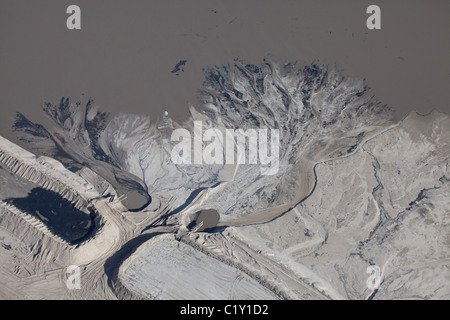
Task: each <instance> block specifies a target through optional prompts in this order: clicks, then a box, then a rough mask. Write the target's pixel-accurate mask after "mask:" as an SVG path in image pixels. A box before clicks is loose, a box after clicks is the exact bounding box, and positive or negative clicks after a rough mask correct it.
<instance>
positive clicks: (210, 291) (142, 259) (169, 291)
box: [119, 235, 278, 300]
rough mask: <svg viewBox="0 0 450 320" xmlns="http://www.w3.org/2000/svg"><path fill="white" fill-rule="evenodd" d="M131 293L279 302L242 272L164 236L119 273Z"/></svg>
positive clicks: (170, 297) (148, 244) (147, 296)
mask: <svg viewBox="0 0 450 320" xmlns="http://www.w3.org/2000/svg"><path fill="white" fill-rule="evenodd" d="M119 273H120V278H121V281H122V282H123V283H124V284H125V286H126V287H128V288H129V289H130V290H132V291H135V292H137V293H139V294H140V295H142V296H144V297H145V298H150V299H195V300H198V299H277V298H278V297H277V295H275V294H274V293H272V292H270V291H269V290H268V289H267V288H265V287H263V286H262V285H260V284H259V283H258V282H257V281H256V280H254V279H252V278H250V277H249V276H248V275H246V274H245V273H243V272H242V271H240V270H238V269H235V268H233V267H231V266H229V265H227V264H224V263H221V262H220V261H218V260H216V259H214V258H211V257H208V256H207V255H205V254H204V253H202V252H200V251H197V250H195V249H194V248H192V247H191V246H189V245H187V244H185V243H183V242H179V241H177V240H175V237H174V236H173V235H163V236H159V237H155V238H154V239H152V240H150V241H148V242H147V243H145V245H143V246H142V247H141V248H140V249H138V250H137V251H136V252H135V254H133V255H132V256H130V257H129V259H127V260H126V261H125V262H124V264H123V265H122V267H121V270H120V272H119Z"/></svg>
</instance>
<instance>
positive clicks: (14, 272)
mask: <svg viewBox="0 0 450 320" xmlns="http://www.w3.org/2000/svg"><path fill="white" fill-rule="evenodd" d="M449 122H450V120H449V117H448V116H447V115H443V114H440V113H437V112H434V113H432V114H430V115H429V116H426V117H423V116H418V115H416V114H411V115H409V116H408V117H407V118H406V119H405V120H404V121H402V122H401V123H399V124H398V125H396V126H392V127H390V128H388V129H386V130H385V131H383V132H381V133H379V134H378V135H376V136H374V137H373V138H371V139H369V140H367V141H366V142H365V143H363V144H362V145H361V146H360V147H359V148H358V149H357V150H355V151H354V152H353V153H352V154H349V155H346V156H344V157H342V158H339V159H332V160H326V161H323V162H321V163H319V164H318V166H317V176H318V177H317V178H318V183H317V187H316V190H321V191H320V192H314V193H313V194H312V195H311V196H310V197H309V198H308V199H307V200H305V201H304V202H302V203H301V204H299V205H298V206H296V207H295V208H294V209H293V210H290V211H289V212H287V213H286V214H284V215H282V216H281V217H279V218H277V219H275V220H273V221H271V222H267V223H263V224H255V225H251V226H243V227H229V228H227V229H226V230H225V231H224V232H221V233H214V234H208V233H185V232H182V233H179V235H178V236H177V238H178V239H180V240H181V241H182V242H177V241H174V240H170V241H169V243H167V244H164V243H163V242H160V241H158V239H160V238H154V239H153V240H150V239H152V238H153V237H155V236H156V235H158V234H160V233H172V234H174V233H175V232H177V230H179V229H178V228H179V227H180V226H179V225H178V223H179V222H177V217H170V218H165V219H161V217H164V215H165V212H167V211H166V210H167V205H164V204H161V205H160V206H159V207H158V210H157V211H154V212H153V213H152V212H151V211H148V212H141V213H133V215H130V216H128V215H127V214H126V213H125V214H124V210H125V208H124V207H123V206H121V205H120V203H118V202H113V203H110V202H109V201H107V199H99V200H95V201H94V203H95V205H96V207H97V208H98V210H99V212H100V216H101V220H102V227H101V229H100V231H99V232H98V233H97V234H96V235H95V236H94V237H93V238H91V239H89V240H87V241H86V242H85V243H82V244H81V245H77V246H71V245H69V244H67V243H66V242H64V241H61V239H59V238H58V237H57V236H55V235H52V234H51V232H49V230H46V229H45V228H44V227H45V226H43V225H42V223H39V221H36V220H33V219H31V218H30V216H29V215H27V214H26V213H21V212H18V211H17V210H16V209H14V208H10V207H8V205H4V204H2V205H1V210H2V215H1V220H0V225H1V228H0V232H1V234H0V239H1V242H2V243H8V244H9V245H11V249H10V250H7V249H5V248H0V255H1V257H2V259H1V260H0V261H2V263H1V267H0V270H1V271H0V272H1V273H0V282H1V283H2V288H3V289H2V290H1V297H2V298H5V299H18V298H27V299H41V298H44V299H54V298H58V299H74V298H75V299H78V298H83V299H90V298H94V299H99V298H101V299H104V298H106V299H113V298H144V297H147V298H151V297H155V296H156V295H157V294H156V293H155V292H156V291H158V290H159V289H161V288H163V287H161V286H160V285H157V284H155V282H154V281H156V280H157V279H164V277H165V275H166V276H168V275H167V273H164V272H165V271H167V270H166V269H167V267H168V266H165V264H164V263H169V264H170V263H171V261H172V260H171V259H170V258H169V257H168V258H167V259H165V260H164V261H165V262H164V263H162V264H159V263H158V262H156V261H155V260H153V259H151V257H152V255H153V254H156V253H155V252H156V251H152V250H150V251H149V250H146V248H147V247H148V246H149V247H150V248H154V246H155V243H156V244H157V248H159V249H158V250H160V249H161V250H165V248H166V247H165V246H169V247H171V248H172V249H173V250H176V251H180V253H179V254H176V255H175V256H173V257H172V258H174V259H175V260H173V261H172V262H173V263H174V265H172V267H173V268H175V269H174V272H181V274H183V275H185V274H188V275H189V276H188V278H187V279H186V280H183V276H180V277H177V279H178V280H177V281H180V282H179V283H178V285H176V287H177V289H174V290H171V289H170V288H171V287H170V286H168V287H166V288H165V289H167V291H164V290H163V291H161V292H160V294H161V297H166V298H175V297H187V296H185V294H187V292H190V290H191V289H192V286H193V285H195V283H196V282H192V281H194V279H195V276H196V275H201V276H200V277H201V279H206V278H208V277H209V276H207V274H205V271H201V270H202V268H204V267H205V266H209V267H211V268H217V270H222V271H223V272H224V273H225V274H227V272H228V273H229V277H228V276H227V277H225V278H215V277H210V278H208V279H209V281H205V282H202V280H201V279H197V281H199V282H198V283H199V284H201V287H202V289H201V290H200V291H198V298H202V297H203V298H204V297H205V295H206V292H208V290H211V291H209V292H210V294H207V295H208V297H214V298H222V297H227V298H229V297H237V298H239V297H247V296H248V295H251V296H252V297H260V295H261V297H269V296H271V294H269V296H267V294H268V293H267V292H268V291H266V290H267V289H270V290H272V291H273V292H276V293H277V295H278V296H280V297H283V298H291V299H311V298H313V299H319V298H333V299H364V298H368V297H371V298H375V299H376V298H381V299H392V298H420V299H422V298H426V299H429V298H448V297H449V296H448V294H449V293H448V291H447V290H446V288H447V287H448V283H447V282H448V280H449V279H448V277H445V274H446V270H448V259H449V258H448V257H449V239H448V232H447V230H448V226H449V223H450V222H449V221H448V217H449V215H448V213H449V212H448V207H449V202H448V199H449V197H448V195H449V192H450V190H449V184H448V179H447V178H446V177H448V176H449V175H450V172H449V165H448V163H449V161H448V160H449V159H448V157H449V139H447V137H448V136H449V132H448V128H449V127H450V126H449ZM418 123H420V126H418V125H417V124H418ZM2 141H3V143H2V152H3V154H6V153H7V154H8V155H9V158H8V159H13V158H15V157H20V158H21V159H23V163H26V166H24V165H23V164H22V165H21V167H22V168H23V169H20V170H17V169H16V170H15V169H14V168H15V167H14V164H17V163H18V162H17V161H6V162H3V165H7V164H8V163H9V164H10V168H11V169H12V170H15V172H20V173H21V176H22V177H28V178H30V177H31V178H32V177H36V176H37V175H36V174H33V175H26V174H25V175H24V174H23V173H26V172H40V173H41V177H45V176H50V175H51V176H52V177H53V178H52V180H53V181H59V182H60V183H67V184H68V185H71V186H72V188H73V189H74V190H75V191H77V192H78V194H79V195H80V196H81V197H86V198H95V193H96V191H94V190H95V187H94V186H93V185H90V184H89V183H87V182H86V181H85V182H84V183H79V182H78V183H74V182H75V181H78V180H79V179H80V177H79V176H77V175H75V174H73V173H70V172H68V171H67V170H66V169H64V168H63V167H62V166H60V165H58V164H57V163H56V162H54V160H53V161H51V159H49V160H47V161H46V162H45V163H46V164H43V163H41V162H38V161H37V160H38V159H35V158H34V157H33V155H31V154H30V153H29V152H26V151H24V150H23V149H21V148H19V147H17V146H14V145H12V144H9V143H8V142H7V141H4V140H2ZM3 158H4V159H6V158H5V157H3ZM31 168H33V169H34V171H33V170H31ZM91 180H94V179H91ZM36 181H37V183H39V181H44V180H43V179H42V178H41V179H40V180H36ZM44 184H45V182H44ZM46 186H47V187H48V188H55V186H54V185H53V186H52V185H51V184H50V185H48V184H47V185H46ZM80 186H84V187H83V188H81V189H80ZM391 190H392V191H391ZM97 196H98V193H97ZM169 202H170V201H169ZM127 217H129V218H127ZM180 217H181V216H180V215H179V216H178V218H180ZM163 221H165V222H163ZM149 225H152V226H153V228H150V229H146V228H145V227H146V226H149ZM164 225H166V226H164ZM177 225H178V227H177ZM146 230H148V231H146ZM164 237H167V239H173V236H169V235H167V236H164ZM36 240H37V241H36ZM147 240H150V242H148V241H147ZM142 243H145V245H143V246H141V247H139V246H140V245H141V244H142ZM163 244H164V245H163ZM188 245H190V246H192V247H190V246H188ZM152 246H153V247H152ZM158 246H159V247H158ZM137 248H139V249H137ZM194 248H195V249H197V250H200V251H199V252H197V253H196V251H195V249H194ZM136 249H137V250H136ZM155 250H156V249H155ZM193 250H194V251H193ZM133 252H134V253H133ZM201 252H203V253H201ZM184 254H187V255H190V256H191V257H193V256H192V255H194V256H198V259H200V260H197V259H195V262H194V261H192V263H187V264H185V265H184V267H186V268H188V269H187V270H185V269H183V268H181V269H180V268H178V267H176V266H177V265H180V264H177V263H176V261H177V259H182V257H183V255H184ZM205 254H206V255H205ZM146 259H150V260H146ZM188 259H190V258H188ZM124 261H125V264H123V262H124ZM145 261H147V262H148V263H150V264H152V263H155V265H153V268H147V266H144V265H146V263H145ZM189 261H190V260H189ZM198 261H202V262H201V263H200V265H197V264H196V263H197V262H198ZM142 263H144V265H143V266H142V267H140V266H141V265H142ZM183 263H184V262H183ZM183 263H181V264H183ZM72 264H76V265H80V266H81V270H82V274H81V275H82V278H81V281H82V282H81V283H82V286H81V290H68V289H67V287H66V283H65V282H66V279H67V275H66V273H65V271H66V268H67V267H68V266H69V265H72ZM372 264H376V265H378V266H380V268H382V279H383V282H382V284H381V286H380V287H379V289H378V290H377V291H376V292H374V291H371V290H369V289H368V288H367V287H366V279H367V278H368V276H369V275H368V274H367V273H366V268H367V267H368V266H369V265H372ZM158 265H160V266H161V269H163V270H158ZM119 266H122V267H121V268H120V269H119ZM183 270H184V271H186V273H184V272H183ZM224 270H228V271H224ZM222 271H220V272H222ZM244 274H245V275H244ZM145 275H147V276H148V277H147V276H145ZM191 275H192V276H193V278H192V279H191V278H189V277H190V276H191ZM143 276H144V278H146V279H148V282H146V281H144V280H142V281H140V280H139V279H144V278H142V277H143ZM203 276H205V277H206V278H203ZM140 277H141V278H140ZM168 277H169V278H171V276H168ZM169 278H168V280H167V281H169ZM252 278H253V279H254V280H253V279H252ZM151 279H154V280H151ZM229 279H246V280H245V281H244V280H242V281H237V283H238V285H237V286H234V287H233V289H232V291H231V292H232V295H231V296H230V295H229V294H230V291H227V292H226V293H225V292H224V291H220V290H219V291H217V286H218V285H220V286H221V281H224V283H228V281H229ZM124 284H125V285H124ZM261 284H262V285H261ZM174 285H175V284H174ZM182 285H185V286H186V289H185V290H186V291H184V289H182V290H180V286H182ZM208 285H211V287H208ZM235 285H236V282H235ZM158 288H159V289H158ZM214 288H215V289H214ZM155 290H156V291H155ZM230 290H231V289H230ZM158 292H159V291H158ZM271 297H275V296H271Z"/></svg>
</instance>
